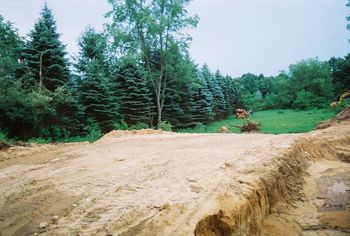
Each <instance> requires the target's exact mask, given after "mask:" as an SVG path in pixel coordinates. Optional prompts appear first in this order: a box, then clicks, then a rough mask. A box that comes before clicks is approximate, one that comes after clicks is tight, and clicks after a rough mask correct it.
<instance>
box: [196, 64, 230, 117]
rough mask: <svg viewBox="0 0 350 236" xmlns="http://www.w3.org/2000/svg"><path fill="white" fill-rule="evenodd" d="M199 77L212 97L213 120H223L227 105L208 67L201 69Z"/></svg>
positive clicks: (204, 66)
mask: <svg viewBox="0 0 350 236" xmlns="http://www.w3.org/2000/svg"><path fill="white" fill-rule="evenodd" d="M201 75H202V76H203V78H204V79H205V81H206V83H207V85H208V88H209V91H210V92H211V94H212V96H213V112H214V119H215V120H218V119H222V118H224V117H225V116H226V113H227V103H226V101H225V99H224V95H223V93H222V90H221V87H220V86H219V83H218V81H217V79H216V77H215V76H213V75H212V73H211V72H210V70H209V67H208V66H207V65H206V64H205V65H203V67H202V70H201Z"/></svg>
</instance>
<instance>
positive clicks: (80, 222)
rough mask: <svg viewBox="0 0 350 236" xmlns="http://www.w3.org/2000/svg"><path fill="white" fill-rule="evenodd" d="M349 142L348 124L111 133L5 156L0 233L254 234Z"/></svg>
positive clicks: (0, 174)
mask: <svg viewBox="0 0 350 236" xmlns="http://www.w3.org/2000/svg"><path fill="white" fill-rule="evenodd" d="M349 134H350V125H349V124H348V123H344V124H341V125H337V126H334V127H330V128H328V129H326V130H319V131H314V132H312V133H310V134H298V135H297V134H293V135H261V134H246V135H236V134H172V133H159V134H158V133H156V134H142V135H141V134H130V135H126V136H125V135H109V136H107V137H106V138H104V139H102V140H100V141H98V142H96V143H94V144H76V145H55V146H45V147H35V148H26V149H25V150H22V151H14V152H13V153H8V152H7V153H3V154H2V158H3V161H2V162H0V193H1V194H0V232H1V233H2V235H31V234H34V233H38V234H43V235H193V234H197V235H231V234H236V235H257V234H260V233H261V230H262V225H263V220H264V219H265V218H266V217H267V216H268V215H269V214H270V213H273V212H276V211H277V210H276V209H279V205H283V204H284V203H289V202H294V201H296V200H298V199H300V198H302V197H303V194H302V188H303V183H304V177H303V173H305V170H306V169H307V167H308V166H309V165H310V163H309V160H310V159H317V158H327V159H332V158H336V156H335V155H334V153H335V151H336V144H337V145H338V144H339V145H342V147H348V146H349V143H350V142H349V140H350V135H349ZM321 139H322V140H328V141H325V145H326V146H325V145H324V144H319V143H317V142H315V140H321ZM328 143H329V144H330V145H329V147H328V146H327V144H328ZM316 146H317V147H316ZM321 146H322V147H323V146H325V149H324V150H322V148H320V147H321ZM333 147H334V148H333ZM315 148H316V149H315ZM309 149H310V150H309ZM308 150H309V151H308ZM17 153H20V155H18V154H17ZM327 155H328V156H327ZM4 158H5V159H6V160H4Z"/></svg>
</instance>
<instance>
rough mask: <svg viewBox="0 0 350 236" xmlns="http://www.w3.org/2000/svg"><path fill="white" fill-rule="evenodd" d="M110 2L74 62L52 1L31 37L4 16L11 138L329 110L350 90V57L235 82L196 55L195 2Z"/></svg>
mask: <svg viewBox="0 0 350 236" xmlns="http://www.w3.org/2000/svg"><path fill="white" fill-rule="evenodd" d="M108 2H109V3H110V5H111V8H112V10H111V11H110V12H108V13H107V14H106V17H108V19H109V22H110V23H109V24H106V27H105V30H104V31H103V32H98V31H96V30H95V29H93V28H91V27H88V28H86V30H85V31H84V32H83V33H82V34H81V37H80V39H79V41H78V45H79V53H78V54H77V55H76V56H75V57H74V58H72V59H69V58H68V54H67V52H66V50H65V45H63V43H62V42H61V41H60V34H59V32H58V29H57V27H56V21H55V17H54V14H53V12H52V11H51V10H50V8H49V7H48V6H47V5H46V4H45V5H44V7H43V8H42V10H41V13H40V16H39V18H38V20H37V21H36V23H35V25H34V27H33V29H32V30H31V32H30V33H29V34H28V35H27V37H21V36H19V35H18V32H17V30H16V29H15V27H14V26H13V24H12V23H10V22H8V21H7V20H6V19H4V18H3V17H2V16H1V15H0V131H1V132H2V133H6V134H7V135H8V136H9V137H11V138H17V139H22V140H28V139H30V138H33V137H41V138H44V139H49V140H52V141H59V140H64V139H65V138H67V137H77V136H80V137H83V136H88V137H91V139H94V138H97V137H99V136H100V135H101V134H103V133H106V132H109V131H111V130H113V129H138V128H147V127H154V128H161V129H166V130H169V129H179V128H187V127H194V126H196V125H200V124H208V123H210V122H213V121H216V120H220V119H223V118H225V117H227V116H229V115H231V114H233V113H234V111H235V109H236V108H246V109H248V110H254V111H257V110H265V109H285V108H288V109H290V108H292V109H304V110H305V109H315V108H326V107H328V106H329V103H330V102H331V101H334V100H336V99H337V97H338V96H339V95H340V94H342V93H343V92H345V91H347V90H350V54H348V55H347V56H345V57H344V58H331V59H330V60H329V61H320V60H318V59H307V60H303V61H300V62H297V63H295V64H292V65H290V66H289V69H288V70H287V71H283V72H281V73H280V74H278V75H276V76H271V77H265V76H264V75H262V74H261V75H255V74H251V73H247V74H244V75H242V76H241V77H239V78H233V77H231V76H229V75H223V74H222V73H221V72H220V71H215V72H214V71H212V70H211V69H210V68H209V67H208V66H207V65H203V66H199V65H197V64H196V63H195V62H194V61H193V60H192V59H191V57H190V55H189V52H188V49H189V44H190V37H189V35H186V34H185V33H184V32H185V31H184V30H185V29H188V28H193V27H196V25H197V23H198V17H197V16H194V17H191V16H188V13H187V10H186V7H187V6H188V4H189V2H190V0H175V1H166V0H152V1H148V2H147V3H145V2H144V1H131V0H125V1H119V0H108ZM348 5H349V3H348ZM347 19H348V21H350V18H349V17H348V18H347ZM348 28H349V29H350V26H349V25H348ZM281 53H283V52H281ZM232 66H234V65H232Z"/></svg>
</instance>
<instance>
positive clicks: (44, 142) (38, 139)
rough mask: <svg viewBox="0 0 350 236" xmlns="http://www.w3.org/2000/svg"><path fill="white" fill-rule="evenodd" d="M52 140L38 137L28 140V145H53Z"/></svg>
mask: <svg viewBox="0 0 350 236" xmlns="http://www.w3.org/2000/svg"><path fill="white" fill-rule="evenodd" d="M51 142H52V139H51V138H47V139H46V138H43V137H38V138H31V139H29V140H28V143H37V144H48V143H51Z"/></svg>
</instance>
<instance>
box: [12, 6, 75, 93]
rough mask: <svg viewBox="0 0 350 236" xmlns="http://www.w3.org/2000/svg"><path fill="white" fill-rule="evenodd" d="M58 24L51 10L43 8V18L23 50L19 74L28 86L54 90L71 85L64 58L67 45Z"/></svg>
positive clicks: (41, 16)
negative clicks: (59, 31)
mask: <svg viewBox="0 0 350 236" xmlns="http://www.w3.org/2000/svg"><path fill="white" fill-rule="evenodd" d="M59 37H60V35H59V34H58V33H57V27H56V22H55V19H54V16H53V14H52V11H51V10H50V9H49V8H48V6H47V4H45V5H44V7H43V9H42V11H41V13H40V18H39V19H38V21H37V22H36V23H35V25H34V29H33V30H32V31H31V32H30V34H29V38H30V39H29V42H28V43H27V44H26V46H25V47H24V49H23V51H22V55H21V56H22V59H23V63H22V68H21V70H20V72H19V73H20V74H21V75H22V78H23V80H26V79H30V78H31V77H32V78H33V80H32V81H24V83H25V84H27V85H28V86H30V85H31V86H36V85H37V83H39V87H40V88H41V87H42V86H45V87H46V88H47V89H48V90H50V91H54V90H55V89H56V88H58V87H59V86H63V85H64V84H65V83H67V82H68V80H69V76H70V72H69V67H68V60H67V58H65V56H66V52H65V46H64V45H63V44H62V43H61V41H60V39H59Z"/></svg>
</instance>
